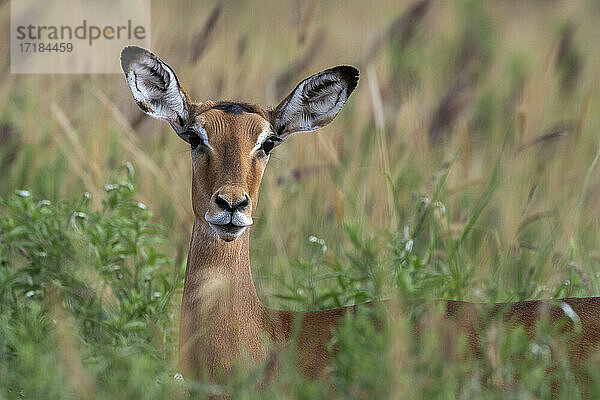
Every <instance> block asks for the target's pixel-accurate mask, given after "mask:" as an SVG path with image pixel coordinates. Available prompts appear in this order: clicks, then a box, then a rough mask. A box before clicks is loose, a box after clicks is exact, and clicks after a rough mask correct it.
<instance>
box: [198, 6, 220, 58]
mask: <svg viewBox="0 0 600 400" xmlns="http://www.w3.org/2000/svg"><path fill="white" fill-rule="evenodd" d="M222 11H223V3H222V2H219V3H217V5H216V6H215V7H214V8H213V10H212V12H211V13H210V15H209V16H208V18H207V19H206V21H205V22H204V25H203V26H202V29H200V31H198V33H196V34H195V35H194V37H193V39H192V44H191V46H190V48H191V51H190V62H191V63H192V64H194V63H196V62H197V61H198V60H199V59H200V57H202V55H203V54H204V53H205V52H206V49H208V48H209V47H210V45H211V44H212V43H213V40H212V39H213V36H214V35H213V33H214V31H215V28H216V26H217V22H218V21H219V17H220V16H221V12H222Z"/></svg>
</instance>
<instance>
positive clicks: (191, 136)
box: [185, 130, 202, 149]
mask: <svg viewBox="0 0 600 400" xmlns="http://www.w3.org/2000/svg"><path fill="white" fill-rule="evenodd" d="M185 134H186V135H187V137H188V142H190V145H191V146H192V149H195V148H196V147H198V146H200V145H201V144H202V139H200V136H198V134H197V133H196V132H194V131H192V130H189V131H187V132H186V133H185Z"/></svg>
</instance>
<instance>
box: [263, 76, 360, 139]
mask: <svg viewBox="0 0 600 400" xmlns="http://www.w3.org/2000/svg"><path fill="white" fill-rule="evenodd" d="M357 83H358V70H357V69H356V68H354V67H351V66H349V65H341V66H338V67H333V68H330V69H327V70H325V71H322V72H319V73H318V74H315V75H313V76H311V77H309V78H306V79H305V80H303V81H302V82H300V84H299V85H298V86H296V88H295V89H294V90H293V91H292V93H290V94H289V96H288V97H286V98H285V99H284V100H283V101H282V102H281V103H279V105H278V106H277V107H276V108H275V109H274V110H273V111H272V113H271V125H272V126H273V130H274V131H275V133H276V134H277V135H278V136H279V137H280V138H281V139H285V138H286V137H288V136H290V135H291V134H293V133H296V132H310V131H314V130H315V129H318V128H321V127H323V126H325V125H327V124H328V123H330V122H331V121H332V120H333V119H334V118H335V116H336V115H337V114H338V113H339V112H340V110H341V109H342V106H343V105H344V104H345V103H346V100H348V97H350V94H351V93H352V91H353V90H354V88H355V87H356V84H357Z"/></svg>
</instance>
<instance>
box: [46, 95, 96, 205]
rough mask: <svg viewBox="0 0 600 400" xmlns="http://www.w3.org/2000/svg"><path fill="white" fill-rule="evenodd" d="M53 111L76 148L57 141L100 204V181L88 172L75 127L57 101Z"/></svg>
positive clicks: (94, 199)
mask: <svg viewBox="0 0 600 400" xmlns="http://www.w3.org/2000/svg"><path fill="white" fill-rule="evenodd" d="M52 113H53V114H54V116H55V117H56V119H57V120H58V123H59V124H60V125H61V127H62V128H63V129H62V130H61V132H62V133H63V134H64V136H65V137H66V138H67V140H68V141H69V142H70V143H71V146H72V147H73V149H74V150H73V149H71V148H69V146H67V144H66V143H65V142H64V141H62V140H58V141H57V142H58V146H59V147H60V148H61V150H62V151H63V153H65V156H66V157H67V159H68V160H69V163H71V164H72V165H74V166H75V168H73V169H74V170H75V173H76V174H77V175H79V177H80V179H81V181H82V182H83V185H84V186H85V189H86V190H87V191H88V192H90V193H92V195H93V196H92V201H93V202H94V204H95V205H97V206H98V205H99V204H100V203H99V202H100V190H99V189H98V187H99V186H100V183H99V182H96V181H95V180H94V179H93V178H92V175H90V174H89V172H88V168H89V162H88V159H87V155H86V153H85V151H84V149H83V146H82V145H81V143H80V142H79V137H78V135H77V132H75V129H73V126H72V125H71V122H70V121H69V119H68V118H67V116H66V115H65V113H64V112H63V111H62V109H61V108H60V107H59V106H58V105H57V104H56V103H52Z"/></svg>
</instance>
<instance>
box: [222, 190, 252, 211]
mask: <svg viewBox="0 0 600 400" xmlns="http://www.w3.org/2000/svg"><path fill="white" fill-rule="evenodd" d="M215 203H217V205H218V206H219V207H221V208H223V209H225V210H227V211H231V212H234V211H235V210H237V209H238V208H244V207H246V206H247V205H248V195H245V196H244V198H243V199H242V200H240V201H238V202H237V203H235V204H231V203H230V202H229V201H227V199H226V198H225V197H223V196H221V195H220V194H217V197H216V198H215Z"/></svg>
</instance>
